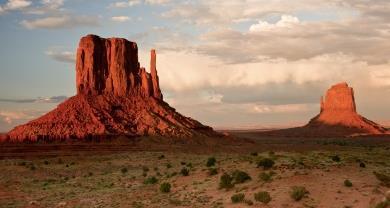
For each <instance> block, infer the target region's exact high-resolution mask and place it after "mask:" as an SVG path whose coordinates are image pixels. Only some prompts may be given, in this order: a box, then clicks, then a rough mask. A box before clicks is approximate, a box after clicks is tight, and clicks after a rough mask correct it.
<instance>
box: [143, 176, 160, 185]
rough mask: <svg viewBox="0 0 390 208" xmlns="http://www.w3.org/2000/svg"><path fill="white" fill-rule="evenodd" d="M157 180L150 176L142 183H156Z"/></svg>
mask: <svg viewBox="0 0 390 208" xmlns="http://www.w3.org/2000/svg"><path fill="white" fill-rule="evenodd" d="M157 182H158V180H157V178H156V177H154V176H152V177H149V178H147V179H145V180H144V184H156V183H157Z"/></svg>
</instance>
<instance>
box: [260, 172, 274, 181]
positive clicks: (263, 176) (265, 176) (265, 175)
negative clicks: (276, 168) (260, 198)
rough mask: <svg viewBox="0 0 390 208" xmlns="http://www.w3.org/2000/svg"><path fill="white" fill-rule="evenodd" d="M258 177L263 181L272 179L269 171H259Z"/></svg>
mask: <svg viewBox="0 0 390 208" xmlns="http://www.w3.org/2000/svg"><path fill="white" fill-rule="evenodd" d="M259 178H260V180H261V181H263V182H269V181H271V180H272V175H271V173H266V172H261V173H260V174H259Z"/></svg>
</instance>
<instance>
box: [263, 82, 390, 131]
mask: <svg viewBox="0 0 390 208" xmlns="http://www.w3.org/2000/svg"><path fill="white" fill-rule="evenodd" d="M385 133H387V129H386V128H384V127H382V126H380V125H379V124H377V123H375V122H373V121H370V120H368V119H366V118H364V117H363V116H361V115H359V114H358V113H357V112H356V104H355V97H354V91H353V89H352V88H351V87H349V86H348V84H347V83H345V82H343V83H339V84H336V85H333V86H332V87H331V88H330V89H329V90H328V91H327V92H326V95H325V98H324V97H321V103H320V113H319V114H318V115H317V116H316V117H314V118H313V119H311V120H310V122H309V123H308V124H307V125H305V126H303V127H298V128H291V129H283V130H277V131H271V132H267V133H266V134H268V135H278V136H294V137H295V136H299V137H340V136H341V137H344V136H354V135H367V134H385Z"/></svg>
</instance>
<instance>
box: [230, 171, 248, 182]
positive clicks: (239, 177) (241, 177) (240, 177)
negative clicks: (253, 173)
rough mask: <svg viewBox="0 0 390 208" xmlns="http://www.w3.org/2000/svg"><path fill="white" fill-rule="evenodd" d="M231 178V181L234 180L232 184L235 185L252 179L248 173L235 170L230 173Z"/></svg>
mask: <svg viewBox="0 0 390 208" xmlns="http://www.w3.org/2000/svg"><path fill="white" fill-rule="evenodd" d="M232 177H233V180H234V183H235V184H238V183H244V182H246V181H248V180H251V179H252V178H251V177H250V176H249V175H248V173H246V172H244V171H241V170H235V171H234V172H233V173H232Z"/></svg>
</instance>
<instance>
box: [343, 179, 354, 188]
mask: <svg viewBox="0 0 390 208" xmlns="http://www.w3.org/2000/svg"><path fill="white" fill-rule="evenodd" d="M344 186H346V187H351V186H352V182H351V181H349V180H348V179H346V180H345V181H344Z"/></svg>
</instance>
